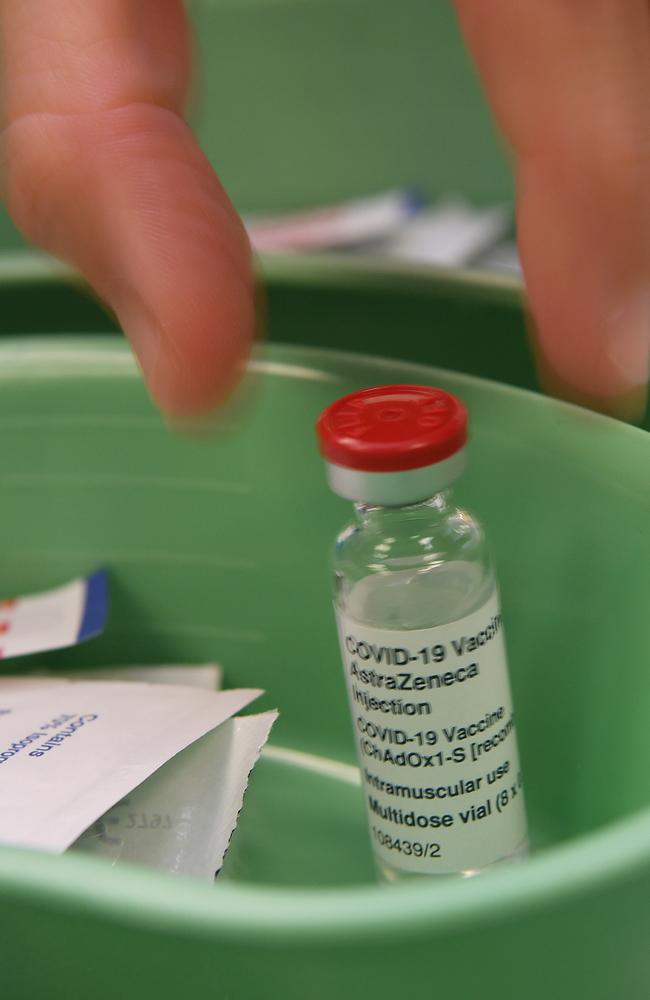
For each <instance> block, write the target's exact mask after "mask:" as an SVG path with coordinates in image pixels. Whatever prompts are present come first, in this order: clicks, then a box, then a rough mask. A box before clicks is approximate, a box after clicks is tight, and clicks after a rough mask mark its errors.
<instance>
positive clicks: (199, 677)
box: [38, 663, 221, 691]
mask: <svg viewBox="0 0 650 1000" xmlns="http://www.w3.org/2000/svg"><path fill="white" fill-rule="evenodd" d="M38 676H39V677H44V678H48V679H49V678H53V677H54V678H56V677H61V676H62V675H61V674H60V673H58V672H56V671H46V672H44V673H42V674H41V673H40V672H39V674H38ZM65 678H66V679H67V680H72V681H75V680H84V681H143V682H144V683H145V684H176V685H178V686H180V687H194V688H203V689H204V690H205V691H218V690H219V688H220V687H221V667H220V666H218V664H216V663H188V664H185V663H165V664H161V665H160V666H158V665H154V666H151V665H149V664H147V665H146V666H135V667H98V668H97V669H96V670H95V669H93V670H81V671H78V672H77V671H75V673H74V674H66V675H65Z"/></svg>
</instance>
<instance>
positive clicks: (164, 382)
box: [0, 0, 254, 415]
mask: <svg viewBox="0 0 650 1000" xmlns="http://www.w3.org/2000/svg"><path fill="white" fill-rule="evenodd" d="M0 32H1V34H2V44H3V56H4V58H3V60H2V66H3V73H4V86H3V102H4V107H3V112H4V117H5V129H4V137H3V141H4V159H5V178H4V183H5V188H6V196H7V201H8V206H9V209H10V212H11V214H12V215H13V217H14V219H15V221H16V223H17V225H18V226H19V228H20V229H22V231H23V233H24V234H25V235H26V236H27V238H28V239H30V240H32V241H33V242H35V243H37V244H39V245H40V246H42V247H44V248H45V249H47V250H49V251H51V252H52V253H54V254H56V255H58V256H60V257H63V258H65V259H67V260H69V261H71V262H73V263H74V264H76V265H77V266H78V267H79V268H80V270H81V271H82V272H83V273H84V274H85V275H86V277H87V278H88V279H89V281H90V283H91V284H92V285H93V286H94V287H95V289H96V290H97V291H98V292H99V294H100V295H101V296H103V297H104V298H105V299H106V300H107V301H108V303H109V304H110V305H111V306H112V308H113V309H114V311H115V312H116V313H117V316H118V318H119V319H120V321H121V323H122V326H123V328H124V330H125V332H126V333H127V335H128V336H129V338H130V339H131V341H132V343H133V346H134V348H135V351H136V354H137V356H138V359H139V361H140V364H141V367H142V369H143V372H144V375H145V378H146V380H147V383H148V385H149V389H150V391H151V393H152V395H153V397H154V399H155V400H156V402H157V403H158V404H159V405H160V406H161V407H162V408H163V409H165V410H167V411H168V412H170V413H172V414H177V415H187V414H195V413H200V412H202V411H205V410H208V409H210V408H211V407H212V406H214V405H215V403H216V402H217V401H218V400H219V399H220V397H221V396H222V395H224V394H225V393H226V392H227V391H228V389H229V388H230V386H231V384H232V382H233V380H234V379H235V377H236V372H237V370H238V368H239V367H240V365H241V362H242V361H243V359H244V357H245V355H246V353H247V349H248V345H249V343H250V340H251V337H252V331H253V323H254V305H253V293H252V276H251V266H250V251H249V246H248V240H247V238H246V235H245V232H244V229H243V226H242V225H241V223H240V222H239V220H238V218H237V215H236V213H235V211H234V209H233V208H232V206H231V205H230V202H229V201H228V198H227V197H226V194H225V192H224V191H223V188H222V187H221V185H220V184H219V181H218V180H217V178H216V176H215V174H214V172H213V170H212V168H211V166H210V164H209V163H208V161H207V160H206V158H205V157H204V156H203V154H202V153H201V150H200V149H199V147H198V145H197V143H196V141H195V139H194V137H193V136H192V134H191V132H190V130H189V129H188V127H187V125H186V124H185V122H184V121H183V118H182V108H183V103H184V96H185V93H186V90H187V84H188V77H189V34H188V29H187V24H186V21H185V14H184V10H183V5H182V3H181V2H180V0H138V2H137V3H134V2H133V0H92V3H83V2H80V0H58V2H57V3H52V2H51V0H20V3H16V2H15V0H0Z"/></svg>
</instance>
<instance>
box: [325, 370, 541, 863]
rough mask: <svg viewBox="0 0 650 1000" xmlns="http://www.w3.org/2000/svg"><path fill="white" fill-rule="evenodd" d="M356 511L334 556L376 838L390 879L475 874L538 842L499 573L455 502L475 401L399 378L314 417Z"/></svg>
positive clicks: (477, 529) (338, 484)
mask: <svg viewBox="0 0 650 1000" xmlns="http://www.w3.org/2000/svg"><path fill="white" fill-rule="evenodd" d="M318 437H319V441H320V447H321V452H322V454H323V457H324V458H325V461H326V463H327V476H328V480H329V483H330V486H331V487H332V489H333V490H334V492H335V493H338V494H339V495H340V496H342V497H345V498H346V499H348V500H352V501H353V502H354V519H353V521H352V522H351V523H350V524H349V525H348V526H347V527H346V528H344V529H343V531H342V532H341V534H340V535H339V536H338V538H337V540H336V545H335V550H334V581H335V608H336V617H337V621H338V627H339V633H340V639H341V651H342V656H343V666H344V671H345V678H346V682H347V689H348V696H349V701H350V709H351V712H352V721H353V726H354V733H355V740H356V746H357V753H358V757H359V764H360V767H361V776H362V781H363V788H364V795H365V800H366V808H367V812H368V823H369V827H370V836H371V840H372V845H373V848H374V851H375V856H376V859H377V862H378V865H379V868H380V871H381V873H382V875H383V877H384V878H388V879H395V878H400V877H403V876H408V875H437V874H452V873H458V874H465V875H470V874H475V873H476V872H479V871H481V870H482V869H484V868H486V867H488V866H489V865H493V864H495V863H497V862H500V861H505V860H507V859H509V858H515V857H520V856H521V855H522V854H523V853H524V852H525V850H526V845H527V831H526V813H525V808H524V796H523V789H522V779H521V771H520V767H519V754H518V750H517V740H516V734H515V723H514V717H513V711H512V699H511V695H510V684H509V680H508V667H507V661H506V652H505V645H504V638H503V623H502V618H501V610H500V606H499V594H498V588H497V583H496V579H495V575H494V570H493V568H492V564H491V560H490V556H489V553H488V551H487V548H486V545H485V539H484V534H483V530H482V528H481V526H480V524H479V523H478V521H477V520H476V519H475V518H474V517H473V516H472V515H471V514H469V513H467V511H465V510H461V509H460V508H458V507H457V506H455V504H454V501H453V497H452V493H451V486H452V483H454V481H455V480H456V479H457V478H458V477H459V476H460V475H461V474H462V472H463V469H464V465H465V444H466V441H467V412H466V410H465V407H464V406H463V404H462V403H461V402H460V401H459V400H458V399H456V398H455V397H454V396H451V395H450V394H449V393H446V392H443V391H442V390H441V389H435V388H431V387H429V386H419V385H388V386H379V387H377V388H374V389H365V390H362V391H360V392H355V393H352V394H351V395H349V396H345V397H343V398H342V399H339V400H337V402H335V403H333V404H332V405H331V406H329V407H328V408H327V409H326V410H325V411H324V413H323V414H322V415H321V417H320V420H319V422H318Z"/></svg>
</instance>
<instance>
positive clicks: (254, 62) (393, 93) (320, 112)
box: [0, 0, 511, 249]
mask: <svg viewBox="0 0 650 1000" xmlns="http://www.w3.org/2000/svg"><path fill="white" fill-rule="evenodd" d="M188 8H189V10H190V13H191V16H192V21H193V24H194V26H195V40H196V49H197V55H198V66H197V74H196V77H197V79H196V87H195V99H194V101H193V103H192V106H191V108H190V112H189V120H190V122H191V123H192V125H193V126H194V127H195V128H196V131H197V133H198V136H199V140H200V142H201V144H202V146H203V148H204V149H205V151H206V153H207V155H208V156H209V158H210V160H211V161H212V163H213V164H214V166H215V168H216V169H217V171H218V172H219V175H220V177H221V179H222V181H223V183H224V184H225V186H226V189H227V190H228V192H229V194H230V196H231V198H232V199H233V200H234V202H235V204H236V205H237V207H238V208H239V209H240V210H241V211H274V210H286V209H292V208H299V207H304V206H307V205H313V204H317V203H319V202H321V201H330V200H338V199H340V198H344V197H354V196H357V195H361V194H368V193H370V192H374V191H379V190H382V189H384V188H387V187H404V186H409V187H413V186H415V187H418V188H420V189H421V190H423V191H425V192H426V193H428V194H430V195H432V196H439V195H447V194H450V193H451V194H453V193H459V194H463V195H466V196H467V197H469V198H471V199H473V200H475V201H476V202H477V203H479V204H480V203H495V202H502V201H507V200H509V199H510V196H511V180H510V176H509V173H508V170H507V168H506V165H505V161H504V158H503V156H502V153H501V150H500V148H499V145H498V143H497V141H496V139H495V137H494V134H493V130H492V125H491V122H490V118H489V113H488V110H487V107H486V104H485V101H484V98H483V95H482V93H481V91H480V88H479V84H478V82H477V80H476V78H475V74H474V71H473V69H472V68H471V66H470V65H469V63H468V60H467V57H466V55H465V52H464V50H463V46H462V43H461V40H460V37H459V33H458V29H457V25H456V20H455V16H454V13H453V9H452V5H451V3H449V2H448V0H434V2H431V0H402V2H401V3H399V4H397V3H395V2H394V0H191V2H190V3H188ZM20 245H21V241H20V237H19V236H18V234H17V233H16V231H15V229H14V227H13V226H12V225H11V223H10V221H9V219H8V218H7V216H6V215H5V213H4V212H0V249H15V248H16V247H18V246H20Z"/></svg>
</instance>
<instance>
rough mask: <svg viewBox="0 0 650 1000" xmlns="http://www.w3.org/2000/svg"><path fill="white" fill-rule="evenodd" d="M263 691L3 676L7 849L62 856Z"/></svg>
mask: <svg viewBox="0 0 650 1000" xmlns="http://www.w3.org/2000/svg"><path fill="white" fill-rule="evenodd" d="M261 693H262V692H261V691H259V690H236V691H225V692H212V691H205V690H203V689H200V688H196V689H194V688H190V687H176V686H171V685H165V684H140V683H134V682H119V681H79V682H76V681H63V680H57V681H52V682H49V681H45V682H42V681H39V680H38V679H36V678H28V679H26V680H25V681H24V682H23V683H21V682H20V680H19V679H18V678H7V679H6V680H4V681H3V679H2V678H0V843H7V844H14V845H18V846H24V847H36V848H42V849H45V850H50V851H54V852H61V851H64V850H65V849H66V848H67V847H69V846H70V844H71V843H72V842H73V841H74V840H76V838H77V837H78V836H79V835H80V834H81V833H82V832H83V831H84V830H86V829H87V828H88V827H89V826H90V824H91V823H93V822H94V821H95V820H96V819H97V818H98V817H99V816H101V815H103V813H105V812H106V811H107V809H109V808H110V807H111V806H112V805H114V804H115V803H116V802H118V801H119V800H120V799H123V798H124V797H125V796H126V795H127V794H128V793H129V792H131V791H132V790H133V789H134V788H136V787H137V786H138V785H140V784H142V782H143V781H144V780H145V779H146V778H148V777H149V775H151V774H152V773H153V772H154V771H156V770H157V769H158V768H159V767H161V766H162V765H163V764H164V763H166V761H168V760H169V759H170V758H171V757H173V756H174V755H175V754H177V753H178V752H179V751H181V750H184V749H185V747H187V746H189V744H191V743H193V742H194V741H195V740H197V739H199V738H200V737H201V736H203V735H205V733H207V732H210V731H211V730H212V729H215V728H216V727H217V726H219V725H220V724H221V723H222V722H225V721H226V719H229V718H230V717H231V716H232V715H234V714H235V713H236V712H238V711H240V709H242V708H244V707H245V706H246V705H248V704H249V703H250V702H251V701H253V700H254V699H255V698H256V697H258V696H259V695H260V694H261Z"/></svg>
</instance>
